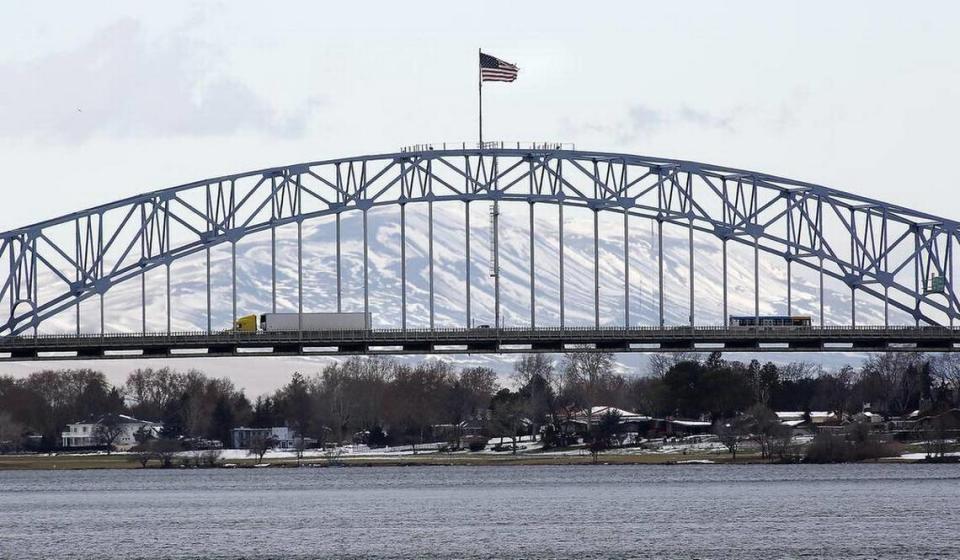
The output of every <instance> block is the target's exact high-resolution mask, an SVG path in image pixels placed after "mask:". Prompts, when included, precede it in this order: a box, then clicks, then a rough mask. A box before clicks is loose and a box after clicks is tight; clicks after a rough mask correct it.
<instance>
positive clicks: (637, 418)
mask: <svg viewBox="0 0 960 560" xmlns="http://www.w3.org/2000/svg"><path fill="white" fill-rule="evenodd" d="M609 412H612V413H614V414H618V415H619V416H620V423H621V424H625V423H627V422H649V421H651V420H653V418H651V417H650V416H646V415H644V414H638V413H636V412H630V411H629V410H624V409H622V408H617V407H615V406H594V407H590V416H592V417H593V418H597V417H599V416H603V415H604V414H607V413H609ZM586 418H587V410H586V409H584V410H581V411H579V412H577V413H576V414H575V415H574V417H573V420H574V421H575V422H583V421H586Z"/></svg>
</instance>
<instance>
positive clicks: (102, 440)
mask: <svg viewBox="0 0 960 560" xmlns="http://www.w3.org/2000/svg"><path fill="white" fill-rule="evenodd" d="M121 435H123V424H122V423H121V422H120V418H119V417H118V416H117V415H116V414H108V415H106V416H104V417H103V418H101V419H100V420H98V421H97V424H96V426H95V427H94V429H93V437H94V439H96V441H97V444H98V445H103V446H104V447H106V448H107V454H108V455H109V454H110V452H111V451H113V444H114V442H116V441H117V438H119V437H120V436H121Z"/></svg>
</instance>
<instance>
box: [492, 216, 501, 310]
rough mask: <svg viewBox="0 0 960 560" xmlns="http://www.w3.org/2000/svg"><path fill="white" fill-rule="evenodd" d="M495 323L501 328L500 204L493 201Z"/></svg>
mask: <svg viewBox="0 0 960 560" xmlns="http://www.w3.org/2000/svg"><path fill="white" fill-rule="evenodd" d="M491 210H492V212H493V216H492V218H493V220H492V228H493V324H494V326H495V327H496V328H498V329H499V328H500V206H499V205H498V204H497V201H496V200H494V201H493V207H492V208H491Z"/></svg>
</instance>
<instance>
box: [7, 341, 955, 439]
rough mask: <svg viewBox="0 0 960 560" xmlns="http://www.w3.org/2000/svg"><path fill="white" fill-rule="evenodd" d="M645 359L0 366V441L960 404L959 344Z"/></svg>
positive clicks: (336, 431) (488, 429)
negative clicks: (271, 367) (18, 373)
mask: <svg viewBox="0 0 960 560" xmlns="http://www.w3.org/2000/svg"><path fill="white" fill-rule="evenodd" d="M648 369H649V371H648V372H647V373H646V374H645V375H637V374H635V373H632V372H627V371H623V370H622V368H620V367H619V366H618V364H617V363H616V362H615V361H614V356H613V355H612V354H609V353H603V352H571V353H567V354H564V355H562V356H559V357H554V356H551V355H546V354H530V355H524V356H521V357H520V358H519V359H518V360H517V361H516V362H515V363H514V366H513V372H512V374H511V376H510V379H509V383H507V384H508V385H509V387H503V386H501V384H500V382H499V380H498V376H497V374H496V373H495V372H494V371H493V370H491V369H489V368H484V367H467V368H458V367H456V366H454V365H453V364H452V363H450V362H447V361H443V360H439V359H427V360H424V361H422V362H419V363H416V364H408V363H400V362H397V361H394V360H390V359H386V358H380V357H370V358H366V357H354V358H351V359H348V360H346V361H343V362H337V363H331V364H330V365H327V366H325V367H323V368H322V369H321V370H320V371H319V372H317V373H315V374H312V375H304V374H301V373H294V374H293V375H292V377H291V379H290V381H289V382H288V383H286V384H285V385H284V386H282V387H281V388H279V389H277V390H276V391H274V392H272V393H270V394H266V395H261V396H259V397H257V398H256V399H254V400H253V401H251V400H250V399H249V398H248V397H247V396H246V395H245V393H244V392H243V391H242V390H240V389H238V388H237V387H236V386H235V385H234V384H233V382H232V381H230V380H229V379H227V378H214V377H209V376H207V375H206V374H204V373H203V372H200V371H196V370H190V371H185V372H181V371H176V370H173V369H170V368H159V369H150V368H146V369H138V370H136V371H134V372H132V373H130V374H129V376H128V377H127V379H126V381H125V382H124V383H123V384H122V385H119V386H111V384H110V383H108V382H107V380H106V377H105V376H104V375H103V373H102V372H99V371H95V370H90V369H76V370H44V371H39V372H35V373H32V374H30V375H28V376H26V377H23V378H14V377H12V376H0V442H6V443H5V444H4V445H7V446H8V447H9V446H14V447H20V446H22V441H23V439H22V438H23V436H24V434H37V435H38V436H39V438H35V439H39V442H37V443H35V446H36V447H37V448H39V449H55V448H57V447H58V446H59V444H60V432H61V431H62V430H63V429H64V427H65V426H66V424H67V423H69V422H76V421H80V420H89V419H94V420H95V419H96V418H97V417H100V416H102V415H105V414H109V413H118V414H129V415H131V416H134V417H136V418H140V419H145V420H157V421H160V422H162V423H163V432H162V434H161V436H162V438H164V439H168V440H185V439H192V440H198V441H202V440H208V441H209V440H217V441H220V442H223V443H224V444H225V445H229V442H230V432H231V430H232V429H233V428H236V427H240V426H247V427H263V428H266V427H273V426H288V427H290V428H291V429H292V430H293V431H294V432H295V433H297V434H299V435H300V436H301V437H307V438H310V439H311V440H315V441H316V442H317V444H318V445H320V444H324V443H340V442H350V441H363V442H365V443H369V444H371V445H385V444H418V443H421V442H425V441H437V439H436V438H437V437H438V433H439V432H438V430H440V429H442V430H443V433H444V434H445V435H446V436H450V434H453V435H454V436H456V435H458V433H457V427H458V426H459V425H460V424H461V423H462V422H465V421H470V422H473V423H474V424H477V425H479V426H481V427H482V430H483V433H484V434H486V435H500V436H515V435H517V434H522V433H546V434H547V435H548V437H552V438H562V437H563V432H562V427H563V425H564V424H565V422H566V421H568V420H570V419H571V418H572V417H573V416H574V415H576V414H578V413H580V412H581V411H583V410H584V409H587V410H589V408H590V407H591V406H599V405H604V406H614V407H617V408H622V409H625V410H629V411H635V412H639V413H643V414H647V415H650V416H653V417H658V418H666V417H671V416H672V417H680V418H703V419H709V420H711V421H716V420H719V419H724V418H734V417H737V416H738V415H741V413H744V412H746V411H749V410H750V409H751V407H754V406H755V405H758V404H759V405H762V406H763V407H765V408H767V409H772V410H793V411H811V410H824V411H832V412H835V413H838V414H843V413H855V412H858V411H860V410H861V409H862V407H863V405H864V403H870V404H871V406H872V409H873V410H874V411H876V412H879V413H882V414H885V415H891V416H900V415H904V414H908V413H909V412H911V411H913V410H917V409H920V408H928V409H931V410H933V409H945V408H950V407H958V406H960V356H956V355H954V354H943V355H926V354H922V353H889V354H877V355H872V356H870V357H868V359H867V360H865V361H864V362H863V364H862V365H861V366H860V367H857V368H854V367H851V366H845V367H842V368H840V369H839V370H836V371H825V370H824V369H823V368H822V367H820V366H815V365H812V364H809V363H804V362H796V363H791V364H787V365H777V364H774V363H772V362H767V363H760V362H758V361H756V360H754V361H751V362H747V363H744V362H739V361H733V360H725V359H723V357H722V356H721V355H720V354H719V353H713V354H710V355H709V356H703V355H698V354H672V355H669V354H655V355H653V356H652V357H651V358H650V361H649V368H648ZM560 443H562V442H560Z"/></svg>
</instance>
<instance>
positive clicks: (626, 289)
mask: <svg viewBox="0 0 960 560" xmlns="http://www.w3.org/2000/svg"><path fill="white" fill-rule="evenodd" d="M623 326H624V327H625V328H630V212H629V211H627V209H626V208H624V209H623Z"/></svg>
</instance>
